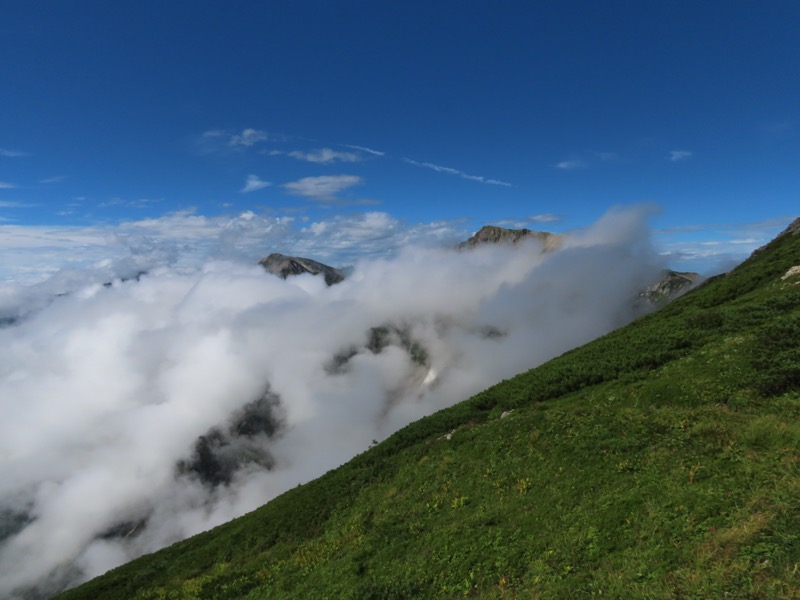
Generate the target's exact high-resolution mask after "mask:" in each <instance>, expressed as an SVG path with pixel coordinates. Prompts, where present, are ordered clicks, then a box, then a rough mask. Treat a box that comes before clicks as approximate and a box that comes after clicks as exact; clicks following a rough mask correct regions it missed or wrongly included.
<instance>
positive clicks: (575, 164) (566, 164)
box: [555, 159, 586, 171]
mask: <svg viewBox="0 0 800 600" xmlns="http://www.w3.org/2000/svg"><path fill="white" fill-rule="evenodd" d="M555 167H556V169H561V170H562V171H574V170H575V169H585V168H586V163H585V162H584V161H582V160H580V159H574V160H562V161H561V162H559V163H556V164H555Z"/></svg>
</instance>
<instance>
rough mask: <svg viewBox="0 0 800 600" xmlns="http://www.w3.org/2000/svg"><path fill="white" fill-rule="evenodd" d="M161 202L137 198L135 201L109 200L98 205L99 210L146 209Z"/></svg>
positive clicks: (123, 199) (117, 198)
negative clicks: (116, 208)
mask: <svg viewBox="0 0 800 600" xmlns="http://www.w3.org/2000/svg"><path fill="white" fill-rule="evenodd" d="M157 202H160V201H159V200H152V199H150V198H136V199H134V200H127V199H125V198H119V197H115V198H109V199H108V200H106V201H104V202H101V203H100V204H98V205H97V206H98V208H110V207H112V206H114V207H125V208H146V207H148V206H152V205H153V204H155V203H157Z"/></svg>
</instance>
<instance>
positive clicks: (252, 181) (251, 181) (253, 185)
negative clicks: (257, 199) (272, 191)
mask: <svg viewBox="0 0 800 600" xmlns="http://www.w3.org/2000/svg"><path fill="white" fill-rule="evenodd" d="M271 185H272V184H271V183H270V182H269V181H264V180H263V179H261V178H260V177H259V176H258V175H248V176H247V180H246V181H245V182H244V187H243V188H242V189H241V190H239V191H240V192H241V193H242V194H248V193H250V192H255V191H257V190H262V189H264V188H265V187H269V186H271Z"/></svg>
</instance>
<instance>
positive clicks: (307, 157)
mask: <svg viewBox="0 0 800 600" xmlns="http://www.w3.org/2000/svg"><path fill="white" fill-rule="evenodd" d="M289 156H291V157H292V158H296V159H297V160H304V161H306V162H311V163H317V164H321V165H328V164H331V163H336V162H358V161H360V160H361V157H360V156H359V155H358V154H355V153H354V152H337V151H335V150H332V149H331V148H320V149H319V150H314V151H312V152H302V151H300V150H294V151H292V152H289Z"/></svg>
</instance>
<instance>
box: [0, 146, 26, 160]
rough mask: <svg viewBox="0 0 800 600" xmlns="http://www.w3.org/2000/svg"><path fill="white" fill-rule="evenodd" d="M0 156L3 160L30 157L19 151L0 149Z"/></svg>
mask: <svg viewBox="0 0 800 600" xmlns="http://www.w3.org/2000/svg"><path fill="white" fill-rule="evenodd" d="M0 156H2V157H3V158H20V157H23V156H30V154H29V153H28V152H23V151H21V150H9V149H8V148H0Z"/></svg>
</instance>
